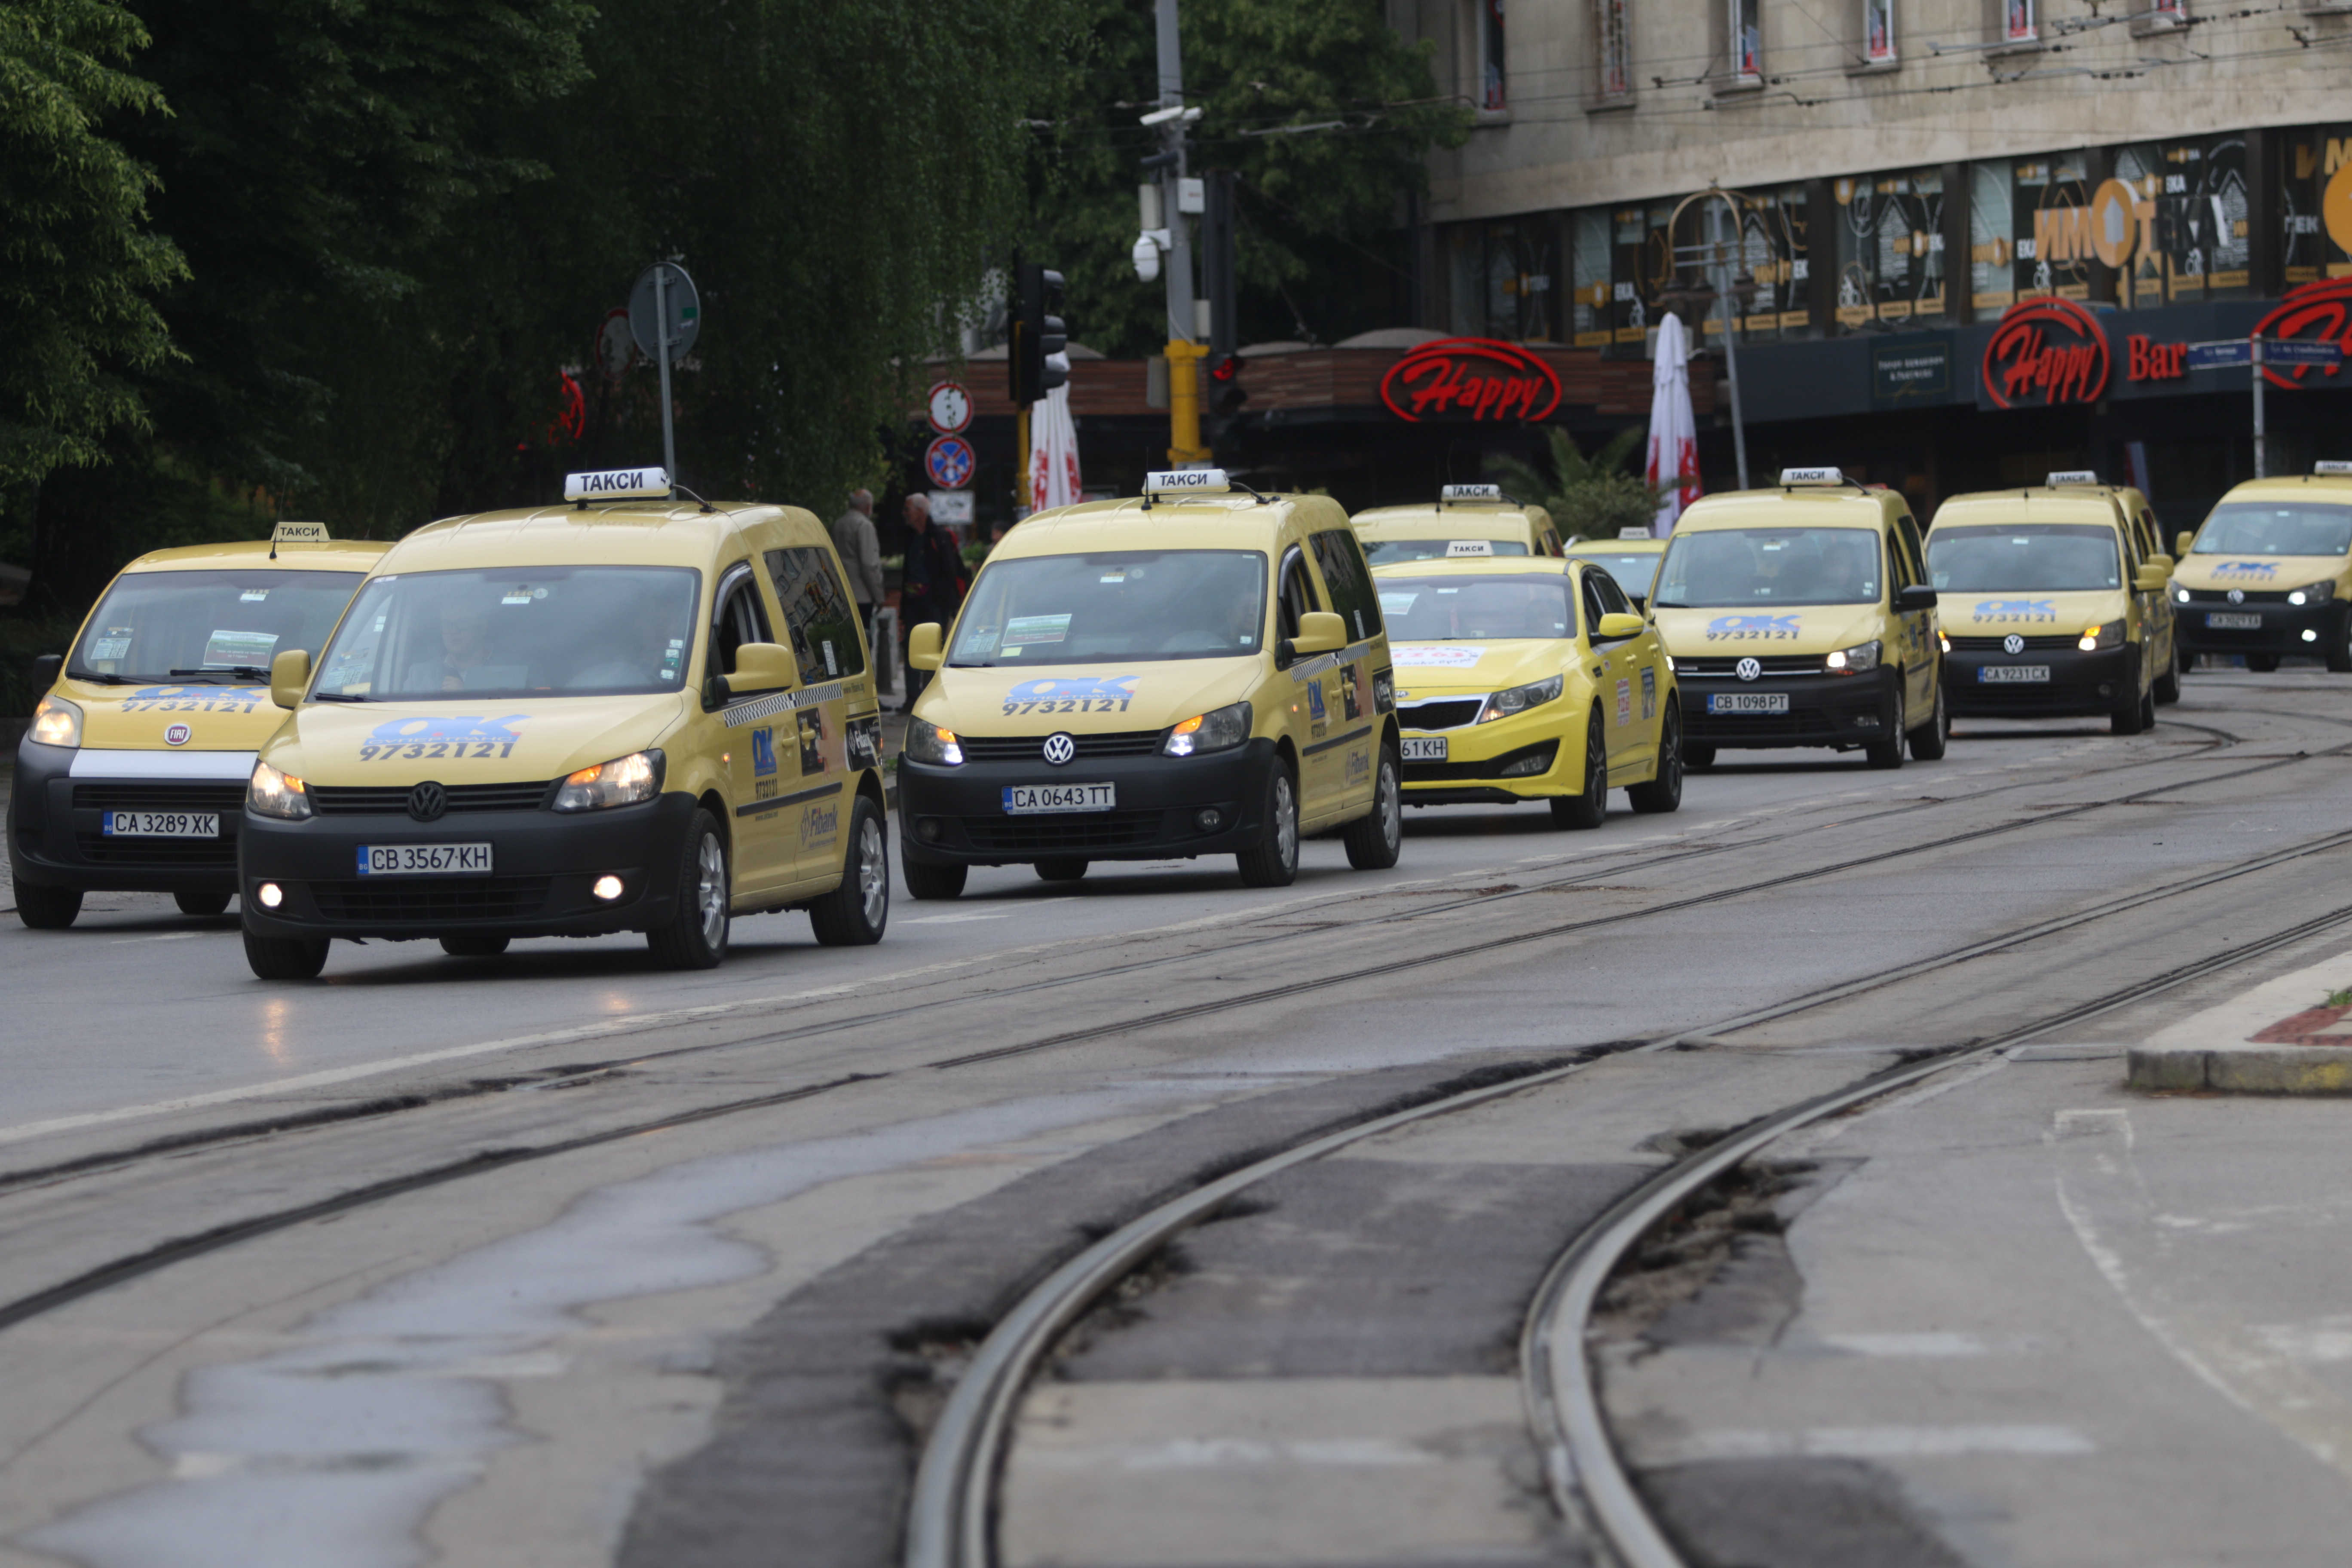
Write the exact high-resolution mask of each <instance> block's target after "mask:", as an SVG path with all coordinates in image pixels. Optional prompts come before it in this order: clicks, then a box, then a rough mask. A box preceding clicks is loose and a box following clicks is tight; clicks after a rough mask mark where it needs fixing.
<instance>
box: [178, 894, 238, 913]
mask: <svg viewBox="0 0 2352 1568" xmlns="http://www.w3.org/2000/svg"><path fill="white" fill-rule="evenodd" d="M228 900H229V895H228V894H226V893H173V895H172V901H173V903H175V904H177V905H179V906H180V912H181V913H182V914H184V915H194V916H196V917H197V918H198V919H203V918H205V917H206V916H210V915H216V914H218V913H220V912H221V911H222V910H226V908H228Z"/></svg>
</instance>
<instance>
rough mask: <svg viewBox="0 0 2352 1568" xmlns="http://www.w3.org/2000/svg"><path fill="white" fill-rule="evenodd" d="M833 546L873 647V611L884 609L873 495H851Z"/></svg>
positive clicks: (835, 528)
mask: <svg viewBox="0 0 2352 1568" xmlns="http://www.w3.org/2000/svg"><path fill="white" fill-rule="evenodd" d="M833 547H834V548H835V550H838V551H840V552H841V566H842V570H843V571H845V572H847V573H848V574H849V591H850V593H851V594H852V595H855V596H856V600H857V618H858V620H859V621H860V622H861V623H862V624H863V625H864V626H865V627H866V647H869V648H870V647H873V646H874V612H875V611H876V610H878V609H880V608H881V607H882V599H883V587H882V546H881V544H880V542H878V541H877V539H876V538H875V537H874V492H873V491H872V490H869V489H854V490H852V491H850V492H849V510H847V511H845V512H843V513H842V514H841V515H840V516H839V517H837V518H835V520H834V523H833Z"/></svg>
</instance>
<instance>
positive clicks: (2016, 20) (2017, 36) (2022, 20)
mask: <svg viewBox="0 0 2352 1568" xmlns="http://www.w3.org/2000/svg"><path fill="white" fill-rule="evenodd" d="M2035 3H2036V0H2001V4H2000V41H2001V42H2002V43H2004V44H2031V43H2035V42H2037V41H2039V40H2040V38H2041V37H2042V30H2041V28H2040V27H2039V26H2037V25H2036V22H2035V17H2034V5H2035Z"/></svg>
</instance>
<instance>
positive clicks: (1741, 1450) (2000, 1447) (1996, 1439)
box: [1643, 1426, 2096, 1464]
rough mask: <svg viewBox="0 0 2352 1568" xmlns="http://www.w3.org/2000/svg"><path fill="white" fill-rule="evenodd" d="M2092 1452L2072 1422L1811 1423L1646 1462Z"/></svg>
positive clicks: (1703, 1436) (1708, 1441) (1694, 1441)
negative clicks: (1814, 1424)
mask: <svg viewBox="0 0 2352 1568" xmlns="http://www.w3.org/2000/svg"><path fill="white" fill-rule="evenodd" d="M2094 1452H2096V1448H2095V1445H2094V1444H2093V1443H2092V1442H2091V1440H2090V1439H2089V1438H2088V1437H2085V1436H2083V1434H2081V1433H2080V1432H2077V1431H2075V1430H2074V1428H2073V1427H2071V1426H1815V1427H1811V1428H1808V1429H1803V1430H1799V1431H1793V1432H1774V1431H1762V1430H1740V1429H1738V1428H1731V1429H1727V1430H1723V1431H1717V1432H1694V1433H1692V1434H1691V1435H1690V1436H1686V1437H1681V1438H1675V1439H1672V1440H1669V1441H1668V1442H1666V1443H1664V1444H1663V1445H1660V1446H1658V1447H1655V1448H1651V1447H1646V1446H1645V1447H1644V1450H1643V1461H1644V1462H1645V1463H1648V1464H1677V1463H1688V1462H1690V1461H1692V1460H1695V1459H1777V1458H1790V1457H1801V1458H1823V1459H1942V1458H1955V1457H1957V1456H1958V1455H1962V1454H2016V1455H2021V1456H2036V1457H2041V1456H2048V1455H2054V1454H2089V1453H2094Z"/></svg>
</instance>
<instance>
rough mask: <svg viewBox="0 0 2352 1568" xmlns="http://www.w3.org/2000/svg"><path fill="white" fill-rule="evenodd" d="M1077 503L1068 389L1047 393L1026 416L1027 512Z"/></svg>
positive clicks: (1075, 446)
mask: <svg viewBox="0 0 2352 1568" xmlns="http://www.w3.org/2000/svg"><path fill="white" fill-rule="evenodd" d="M1077 500H1078V426H1077V422H1076V420H1074V419H1072V418H1071V417H1070V389H1069V387H1068V386H1067V385H1063V386H1057V387H1055V388H1054V390H1053V391H1051V392H1049V393H1047V394H1046V395H1045V397H1044V398H1043V399H1042V400H1041V401H1039V402H1038V404H1037V405H1036V406H1035V407H1034V409H1033V410H1032V411H1031V413H1030V416H1029V510H1032V511H1043V510H1045V509H1046V508H1047V507H1049V506H1075V505H1076V504H1077Z"/></svg>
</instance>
